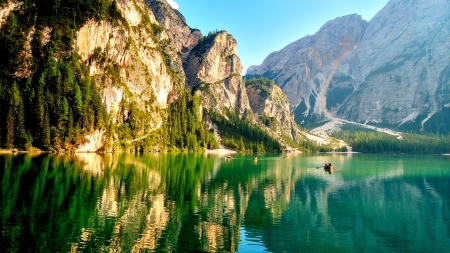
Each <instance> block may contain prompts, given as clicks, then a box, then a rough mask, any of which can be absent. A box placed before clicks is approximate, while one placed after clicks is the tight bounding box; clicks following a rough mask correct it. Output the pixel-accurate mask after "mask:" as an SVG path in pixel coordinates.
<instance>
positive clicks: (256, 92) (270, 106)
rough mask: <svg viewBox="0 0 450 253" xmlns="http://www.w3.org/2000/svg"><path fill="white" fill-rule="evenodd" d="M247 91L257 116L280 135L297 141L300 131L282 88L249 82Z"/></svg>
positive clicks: (269, 84)
mask: <svg viewBox="0 0 450 253" xmlns="http://www.w3.org/2000/svg"><path fill="white" fill-rule="evenodd" d="M246 91H247V95H248V99H249V103H250V107H251V108H252V111H253V113H254V115H255V118H259V120H261V121H265V122H263V124H266V125H267V126H268V127H269V128H271V129H272V130H273V131H274V132H276V133H277V134H278V135H284V136H287V137H289V138H291V139H293V140H297V139H298V138H299V136H300V130H299V129H298V127H297V123H296V122H295V121H294V116H293V114H292V113H291V111H290V108H289V101H288V99H287V98H286V95H285V94H284V93H283V92H282V91H281V89H280V87H278V86H276V85H275V84H272V83H265V84H259V85H258V83H252V82H247V84H246Z"/></svg>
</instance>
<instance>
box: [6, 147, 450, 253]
mask: <svg viewBox="0 0 450 253" xmlns="http://www.w3.org/2000/svg"><path fill="white" fill-rule="evenodd" d="M355 159H356V161H355ZM357 159H358V158H357V156H355V157H351V158H349V157H346V156H326V157H321V156H311V157H308V156H300V157H292V158H291V159H282V158H281V157H270V156H267V157H261V158H260V159H258V163H256V164H255V163H253V162H252V160H251V157H245V156H243V157H236V158H235V159H234V160H233V161H232V162H225V160H224V159H223V158H222V159H221V158H217V157H207V156H204V155H190V154H175V155H174V154H159V155H158V154H146V155H129V154H118V155H117V154H115V155H112V154H106V155H97V154H86V155H81V156H80V155H76V156H59V155H39V156H29V155H19V156H16V157H12V156H0V168H2V170H1V171H0V172H1V177H0V181H1V183H2V189H1V196H0V197H1V199H2V200H1V209H0V210H1V211H2V213H1V218H2V219H1V222H2V223H1V228H2V240H1V242H0V247H1V248H2V249H11V250H19V251H30V250H31V251H33V250H35V249H40V250H41V251H65V252H69V251H72V252H73V251H86V250H92V251H123V252H140V251H157V252H173V251H181V252H189V251H196V252H199V251H200V252H201V251H203V252H234V251H236V250H237V249H238V247H239V244H240V239H242V237H241V234H242V233H245V235H246V236H247V239H248V240H249V241H254V242H255V243H257V244H258V245H260V246H261V247H260V248H261V249H265V248H266V249H268V250H269V251H273V252H281V251H287V252H298V251H324V250H333V251H336V250H337V251H339V250H341V251H346V250H348V249H355V250H354V251H368V250H372V249H381V250H384V251H390V250H393V251H397V250H399V251H402V250H403V249H420V250H421V251H425V250H434V251H439V250H440V249H444V248H445V247H450V245H448V241H446V240H445V239H448V238H450V217H449V213H450V204H449V197H448V194H449V192H450V189H449V187H450V186H449V184H448V172H444V171H443V170H437V172H436V170H434V172H429V173H428V174H427V173H425V174H424V176H421V177H417V176H416V174H417V173H418V172H417V171H418V170H417V169H415V168H416V167H417V166H416V167H414V166H412V164H417V163H418V162H417V161H416V160H414V159H413V160H408V159H403V160H402V159H392V160H390V159H387V158H386V159H384V163H383V166H377V160H376V159H370V158H369V159H367V158H366V159H362V160H361V161H359V160H357ZM330 160H331V162H333V164H336V165H341V166H342V168H341V169H340V170H336V171H335V172H334V173H332V174H328V173H326V172H325V171H324V170H323V169H321V168H319V169H317V167H316V166H317V165H320V164H323V163H324V162H327V161H330ZM426 164H427V165H428V166H433V162H432V161H427V163H426ZM419 165H420V163H419ZM360 168H364V169H360ZM445 173H446V174H445ZM405 175H406V176H405ZM442 221H444V222H442ZM386 224H389V226H386ZM417 231H420V232H417ZM330 241H332V242H333V243H330ZM241 244H244V243H241ZM336 245H340V246H339V247H337V246H336ZM443 247H444V248H443Z"/></svg>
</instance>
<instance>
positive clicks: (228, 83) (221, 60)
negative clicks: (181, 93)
mask: <svg viewBox="0 0 450 253" xmlns="http://www.w3.org/2000/svg"><path fill="white" fill-rule="evenodd" d="M236 45H237V42H236V40H235V39H234V38H233V37H232V36H231V35H230V34H228V33H227V32H225V31H221V32H218V33H217V34H215V35H211V36H209V38H205V39H204V41H203V43H199V44H198V45H197V46H196V47H194V48H193V49H192V51H191V52H190V54H189V56H188V57H187V59H186V61H185V63H184V66H185V71H186V77H187V87H188V88H189V89H192V90H195V91H196V92H197V93H198V94H199V95H200V96H201V97H202V98H203V104H204V106H205V107H206V108H211V109H213V110H217V111H223V110H231V111H233V112H235V113H237V114H238V115H241V116H242V115H245V114H246V113H251V108H250V105H249V102H248V97H247V93H246V90H245V85H244V82H243V80H242V77H241V74H242V65H241V61H240V59H239V57H238V56H237V55H236Z"/></svg>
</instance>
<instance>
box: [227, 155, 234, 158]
mask: <svg viewBox="0 0 450 253" xmlns="http://www.w3.org/2000/svg"><path fill="white" fill-rule="evenodd" d="M225 159H233V157H232V156H231V155H227V156H225Z"/></svg>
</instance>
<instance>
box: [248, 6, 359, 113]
mask: <svg viewBox="0 0 450 253" xmlns="http://www.w3.org/2000/svg"><path fill="white" fill-rule="evenodd" d="M366 25H367V23H366V22H365V21H364V20H362V19H361V17H360V16H358V15H356V14H354V15H349V16H344V17H341V18H336V19H334V20H332V21H329V22H327V23H326V24H325V25H324V26H323V27H322V28H321V29H320V31H319V32H317V33H316V34H314V35H312V36H307V37H305V38H302V39H300V40H298V41H295V42H293V43H291V44H289V45H288V46H286V47H285V48H283V49H282V50H280V51H278V52H274V53H272V54H270V55H269V56H268V57H267V58H266V59H265V60H264V62H263V63H262V65H259V66H251V67H250V68H249V69H248V71H247V75H264V76H266V77H268V78H270V79H274V80H275V82H276V84H277V85H279V86H280V87H281V88H282V89H283V92H284V93H285V94H286V95H287V97H288V99H289V101H290V103H291V106H292V109H293V108H296V107H297V106H299V104H300V103H302V105H301V107H302V114H303V116H304V117H307V116H308V115H310V114H312V113H315V114H322V113H324V108H325V107H326V99H325V97H326V91H327V87H328V85H329V84H330V81H331V79H332V77H333V75H334V73H335V72H336V70H337V68H338V66H339V64H340V62H341V61H342V59H344V58H345V57H346V56H347V54H348V53H349V52H351V51H352V50H353V49H354V48H355V46H356V45H357V44H358V43H359V41H360V40H361V38H362V35H363V33H364V30H365V28H366Z"/></svg>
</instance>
